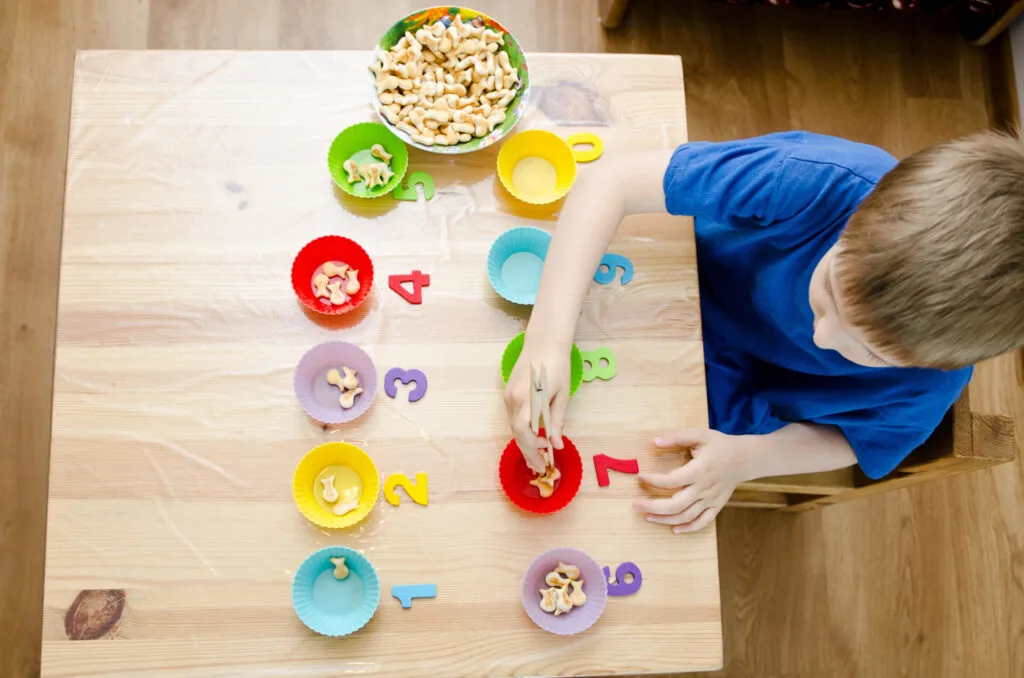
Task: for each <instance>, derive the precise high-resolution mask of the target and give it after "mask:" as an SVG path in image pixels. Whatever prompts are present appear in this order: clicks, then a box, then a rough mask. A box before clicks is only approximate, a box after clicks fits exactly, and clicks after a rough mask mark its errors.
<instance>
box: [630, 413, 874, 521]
mask: <svg viewBox="0 0 1024 678" xmlns="http://www.w3.org/2000/svg"><path fill="white" fill-rule="evenodd" d="M654 444H655V445H657V446H658V447H662V448H689V449H690V450H691V454H692V455H693V459H692V460H691V461H689V462H688V463H686V464H684V465H683V466H680V467H679V468H677V469H676V470H674V471H671V472H669V473H660V474H648V473H645V474H641V476H640V480H642V481H643V482H645V483H647V484H648V485H650V486H652V487H657V488H660V489H663V490H673V491H676V492H675V494H674V495H672V496H671V497H668V498H665V499H643V500H640V501H637V502H636V503H635V504H634V506H635V507H636V509H637V510H638V511H643V512H644V513H646V514H647V519H648V520H650V521H651V522H655V523H661V524H664V525H671V526H674V527H673V531H674V532H675V533H677V534H679V533H682V532H693V531H695V530H699V529H701V528H703V527H705V526H706V525H707V524H708V523H710V522H711V521H712V520H714V518H715V516H716V515H718V512H719V511H721V510H722V507H723V506H725V504H726V502H727V501H729V497H730V496H732V493H733V490H735V489H736V486H737V485H738V484H739V483H742V482H746V481H748V480H754V479H755V478H764V477H768V476H780V475H789V474H796V473H816V472H819V471H831V470H833V469H837V468H845V467H847V466H852V465H853V464H855V463H857V458H856V457H855V456H854V453H853V448H851V447H850V444H849V443H848V442H847V440H846V438H845V437H844V436H843V434H842V433H841V432H840V431H839V429H837V428H836V427H834V426H823V425H820V424H801V423H797V424H788V425H787V426H784V427H782V428H780V429H779V430H778V431H775V432H773V433H768V434H765V435H745V436H731V435H726V434H725V433H719V432H718V431H712V430H710V429H691V430H683V431H675V432H672V433H669V434H667V435H665V436H664V437H662V438H658V439H656V440H655V441H654Z"/></svg>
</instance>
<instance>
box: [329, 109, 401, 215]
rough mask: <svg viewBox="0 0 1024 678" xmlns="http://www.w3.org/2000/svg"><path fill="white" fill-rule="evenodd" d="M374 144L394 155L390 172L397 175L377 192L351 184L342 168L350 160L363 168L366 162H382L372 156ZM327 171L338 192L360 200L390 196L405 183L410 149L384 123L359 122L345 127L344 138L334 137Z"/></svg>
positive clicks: (358, 183) (359, 183)
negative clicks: (403, 180) (403, 181)
mask: <svg viewBox="0 0 1024 678" xmlns="http://www.w3.org/2000/svg"><path fill="white" fill-rule="evenodd" d="M374 144H380V145H381V146H383V147H384V150H386V151H387V152H388V153H390V154H391V155H392V158H391V171H392V172H394V174H393V175H392V176H391V179H390V180H389V181H388V183H386V184H384V185H383V186H375V187H374V188H367V187H366V184H364V183H363V182H362V181H358V182H356V183H354V184H350V183H348V172H346V171H345V168H344V167H342V165H343V164H344V163H345V161H346V160H348V159H349V158H352V159H353V160H355V161H356V163H357V164H360V165H361V164H363V163H367V162H381V160H380V159H379V158H376V157H374V156H373V155H372V154H371V153H370V148H371V147H372V146H373V145H374ZM327 169H329V170H330V171H331V177H332V178H333V179H334V183H336V184H337V185H338V188H340V189H341V190H343V191H345V192H346V193H348V194H349V195H354V196H355V197H357V198H379V197H381V196H382V195H388V194H389V193H391V191H393V190H395V187H396V186H398V185H399V184H400V183H401V182H402V177H404V176H405V172H406V170H408V169H409V149H408V148H406V147H405V144H403V143H402V140H401V139H399V138H398V137H396V136H395V135H394V134H392V133H391V131H390V130H389V129H388V128H387V127H386V126H384V125H382V124H381V123H379V122H360V123H357V124H355V125H352V126H350V127H346V128H345V129H343V130H342V131H341V134H339V135H338V136H336V137H334V141H333V142H332V143H331V148H330V150H328V151H327Z"/></svg>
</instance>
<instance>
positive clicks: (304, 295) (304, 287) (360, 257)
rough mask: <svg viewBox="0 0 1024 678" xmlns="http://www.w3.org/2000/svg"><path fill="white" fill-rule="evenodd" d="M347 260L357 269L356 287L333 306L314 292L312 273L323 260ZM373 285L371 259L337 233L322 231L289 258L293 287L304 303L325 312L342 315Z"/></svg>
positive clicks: (352, 307)
mask: <svg viewBox="0 0 1024 678" xmlns="http://www.w3.org/2000/svg"><path fill="white" fill-rule="evenodd" d="M328 261H333V262H335V263H339V264H348V265H349V266H350V267H352V268H354V269H356V270H358V271H359V291H358V292H356V293H355V294H354V295H352V296H351V297H349V299H348V301H346V302H345V303H344V304H342V305H341V306H334V305H333V304H331V303H329V302H327V301H326V300H324V299H318V298H317V297H315V296H313V295H314V289H315V286H314V285H313V277H314V276H315V275H316V274H317V273H318V272H319V271H320V267H321V266H323V265H324V264H325V263H326V262H328ZM372 288H373V261H371V260H370V255H369V254H367V253H366V250H364V249H363V248H362V247H360V246H359V245H358V243H356V242H355V241H354V240H349V239H348V238H342V237H341V236H340V235H325V236H323V237H322V238H317V239H316V240H314V241H312V242H310V243H308V244H307V245H306V246H305V247H303V248H302V250H301V251H299V253H298V255H296V257H295V261H294V262H292V289H293V290H295V296H297V297H298V298H299V301H301V302H302V304H303V306H305V307H306V308H308V309H309V310H311V311H315V312H317V313H322V314H324V315H341V314H342V313H348V312H349V311H351V310H352V309H354V308H356V307H357V306H359V304H361V303H363V301H364V300H365V299H366V297H367V295H369V294H370V290H371V289H372Z"/></svg>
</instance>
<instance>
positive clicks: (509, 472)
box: [498, 429, 583, 515]
mask: <svg viewBox="0 0 1024 678" xmlns="http://www.w3.org/2000/svg"><path fill="white" fill-rule="evenodd" d="M541 430H542V431H543V429H541ZM562 441H563V442H564V446H563V447H562V449H560V450H554V456H555V468H557V469H558V470H559V471H561V472H562V477H561V478H559V479H558V480H557V481H555V492H554V494H552V495H551V496H550V497H547V498H546V499H545V498H543V497H541V496H540V490H538V489H537V488H536V487H534V486H533V485H531V484H530V481H531V480H533V479H534V478H536V477H537V474H535V473H534V472H533V470H532V469H531V468H530V467H529V466H527V465H526V460H525V459H524V458H523V453H522V451H521V450H520V449H519V445H518V444H517V443H516V441H515V439H512V440H511V441H509V444H508V445H506V446H505V451H504V452H502V454H501V461H500V462H498V476H499V478H500V480H501V489H503V490H504V491H505V494H506V495H508V498H509V499H511V500H512V503H513V504H515V505H516V506H518V507H519V508H521V509H523V510H524V511H529V512H530V513H537V514H541V515H544V514H548V513H555V512H556V511H560V510H562V509H563V508H565V507H566V506H568V505H569V502H571V501H572V500H573V498H574V497H575V496H576V493H577V492H578V491H579V489H580V483H581V482H582V481H583V460H582V459H580V453H579V451H578V450H577V449H576V445H574V444H573V442H572V441H571V440H569V439H568V438H566V437H565V436H562Z"/></svg>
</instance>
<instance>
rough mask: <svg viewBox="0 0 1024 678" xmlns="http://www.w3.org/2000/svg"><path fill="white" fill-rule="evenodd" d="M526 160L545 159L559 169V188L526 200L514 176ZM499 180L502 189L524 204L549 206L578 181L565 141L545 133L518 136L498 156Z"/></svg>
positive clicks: (507, 142) (521, 133) (557, 186)
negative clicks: (514, 171)
mask: <svg viewBox="0 0 1024 678" xmlns="http://www.w3.org/2000/svg"><path fill="white" fill-rule="evenodd" d="M524 158H543V159H544V160H547V161H548V162H550V163H551V165H552V166H553V167H554V168H555V187H554V188H553V189H552V190H551V191H549V192H548V193H546V194H545V195H543V196H538V197H531V196H524V195H522V194H521V193H520V192H519V191H517V190H516V187H515V185H514V184H513V183H512V172H513V170H515V168H516V165H518V164H519V162H520V161H521V160H523V159H524ZM498 178H499V179H500V180H501V184H502V186H504V187H505V189H506V190H507V191H508V192H509V193H511V194H512V195H513V196H515V197H516V198H517V199H519V200H522V201H523V202H527V203H530V204H532V205H545V204H547V203H551V202H555V201H556V200H559V199H560V198H562V197H563V196H564V195H565V194H566V193H568V192H569V189H570V188H572V184H573V182H574V181H576V159H575V158H574V157H573V152H572V149H571V148H569V144H567V143H565V141H563V140H562V137H560V136H558V135H557V134H553V133H551V132H548V131H546V130H542V129H531V130H526V131H525V132H519V133H518V134H514V135H512V136H511V137H509V139H508V140H507V141H506V142H505V144H504V145H503V146H502V147H501V151H500V152H499V153H498Z"/></svg>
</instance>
